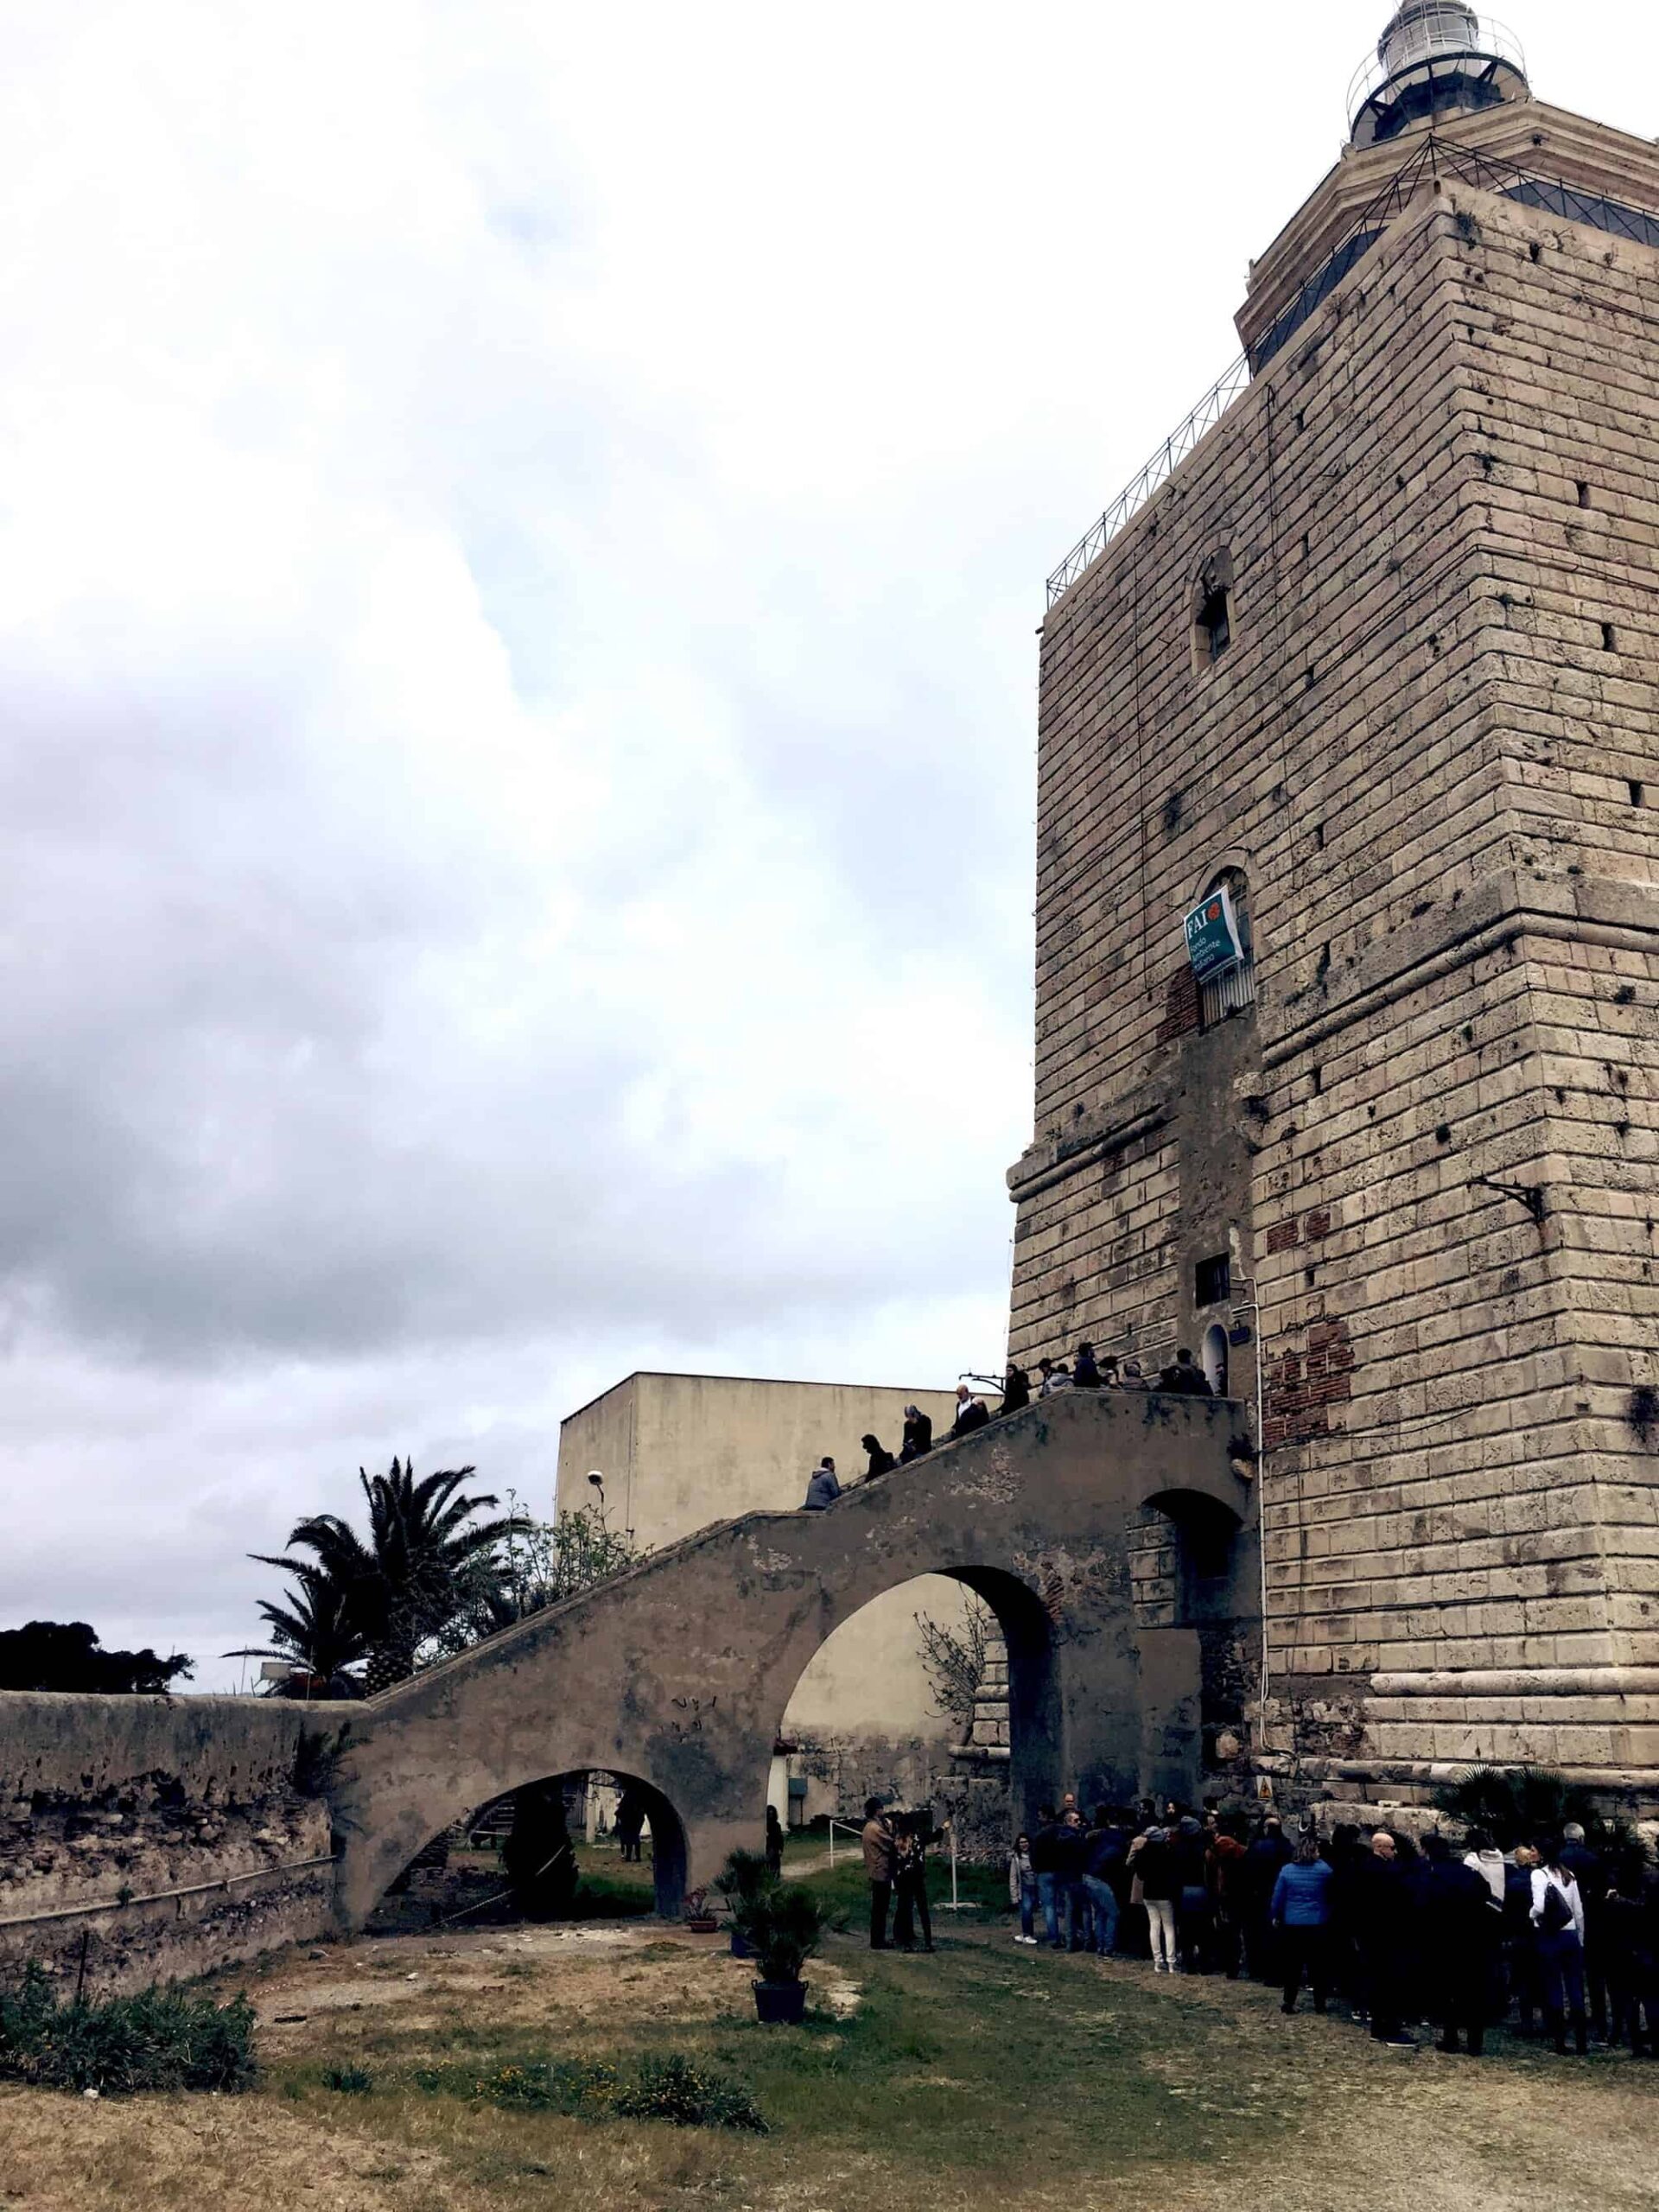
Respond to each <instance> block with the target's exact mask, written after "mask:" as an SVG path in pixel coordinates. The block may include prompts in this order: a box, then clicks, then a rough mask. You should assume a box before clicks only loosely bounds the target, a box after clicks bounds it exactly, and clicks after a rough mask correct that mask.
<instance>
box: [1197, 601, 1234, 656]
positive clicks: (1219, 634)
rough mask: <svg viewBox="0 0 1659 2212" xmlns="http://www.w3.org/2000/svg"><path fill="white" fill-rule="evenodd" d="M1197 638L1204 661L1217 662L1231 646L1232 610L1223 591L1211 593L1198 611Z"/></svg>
mask: <svg viewBox="0 0 1659 2212" xmlns="http://www.w3.org/2000/svg"><path fill="white" fill-rule="evenodd" d="M1198 637H1199V640H1200V643H1201V645H1202V649H1203V652H1204V656H1205V659H1206V660H1211V661H1217V660H1219V659H1220V658H1221V657H1222V655H1223V653H1224V652H1226V650H1227V648H1228V646H1229V645H1231V643H1232V641H1233V624H1232V609H1231V608H1230V607H1229V606H1228V604H1227V594H1226V593H1225V592H1224V591H1212V592H1211V594H1209V596H1208V597H1207V598H1206V599H1205V602H1204V604H1203V606H1202V607H1200V608H1199V609H1198Z"/></svg>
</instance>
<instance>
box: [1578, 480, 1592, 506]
mask: <svg viewBox="0 0 1659 2212" xmlns="http://www.w3.org/2000/svg"><path fill="white" fill-rule="evenodd" d="M1589 504H1590V486H1588V485H1587V484H1580V486H1579V505H1580V506H1581V507H1587V506H1588V505H1589Z"/></svg>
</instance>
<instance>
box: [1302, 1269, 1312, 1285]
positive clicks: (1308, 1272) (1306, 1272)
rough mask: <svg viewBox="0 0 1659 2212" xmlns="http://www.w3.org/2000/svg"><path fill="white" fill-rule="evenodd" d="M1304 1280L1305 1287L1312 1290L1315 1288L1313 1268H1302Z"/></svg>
mask: <svg viewBox="0 0 1659 2212" xmlns="http://www.w3.org/2000/svg"><path fill="white" fill-rule="evenodd" d="M1302 1282H1303V1285H1304V1287H1306V1289H1308V1290H1312V1289H1313V1268H1303V1269H1302Z"/></svg>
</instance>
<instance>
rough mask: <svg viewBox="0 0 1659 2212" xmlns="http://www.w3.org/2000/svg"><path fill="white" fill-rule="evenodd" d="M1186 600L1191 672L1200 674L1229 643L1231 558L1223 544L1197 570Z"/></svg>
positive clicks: (1231, 614)
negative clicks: (1190, 628)
mask: <svg viewBox="0 0 1659 2212" xmlns="http://www.w3.org/2000/svg"><path fill="white" fill-rule="evenodd" d="M1190 603H1191V606H1192V672H1193V674H1194V675H1195V676H1202V675H1203V673H1204V671H1205V670H1206V669H1208V668H1213V667H1214V666H1215V664H1216V663H1217V661H1218V660H1219V659H1220V658H1221V657H1222V655H1223V654H1224V652H1226V651H1227V648H1228V647H1229V645H1231V644H1232V642H1233V561H1232V556H1231V554H1230V553H1229V552H1228V551H1227V550H1226V549H1225V548H1223V550H1221V551H1220V552H1219V553H1212V554H1211V556H1210V558H1209V559H1208V560H1207V561H1206V562H1205V564H1204V566H1203V567H1202V568H1201V569H1199V571H1198V582H1196V583H1195V584H1194V585H1193V587H1192V601H1191V602H1190Z"/></svg>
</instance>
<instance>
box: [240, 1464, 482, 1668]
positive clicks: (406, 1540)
mask: <svg viewBox="0 0 1659 2212" xmlns="http://www.w3.org/2000/svg"><path fill="white" fill-rule="evenodd" d="M474 1472H475V1470H474V1468H472V1467H460V1468H449V1469H446V1470H445V1471H443V1472H442V1473H440V1474H435V1475H423V1476H421V1477H420V1478H418V1479H417V1478H416V1473H415V1469H414V1465H413V1463H412V1462H404V1461H401V1460H398V1459H394V1460H393V1461H392V1463H391V1472H390V1473H389V1474H385V1475H370V1474H368V1473H367V1472H366V1471H365V1470H364V1469H362V1468H359V1470H358V1479H359V1482H360V1483H361V1484H362V1486H363V1495H364V1497H365V1500H366V1502H367V1504H368V1509H369V1528H368V1535H367V1539H366V1541H365V1539H364V1538H363V1537H362V1536H359V1534H358V1532H357V1530H356V1529H353V1527H352V1525H351V1524H350V1522H347V1521H345V1520H342V1519H341V1517H340V1515H339V1514H337V1513H318V1514H313V1515H311V1516H308V1518H307V1519H305V1520H303V1521H301V1522H296V1525H295V1527H294V1529H292V1531H291V1532H290V1534H289V1539H288V1541H289V1548H290V1549H292V1548H294V1547H296V1546H297V1547H298V1548H300V1549H301V1550H303V1551H308V1552H310V1553H311V1554H313V1556H314V1558H315V1562H316V1564H315V1567H314V1568H313V1569H312V1572H313V1573H319V1574H321V1575H322V1576H324V1577H326V1578H327V1581H328V1582H329V1583H330V1585H331V1586H333V1587H334V1588H335V1589H337V1590H339V1591H340V1592H341V1593H342V1595H343V1599H344V1610H345V1617H346V1618H348V1619H349V1620H350V1621H351V1622H352V1624H353V1626H354V1627H355V1628H356V1630H358V1631H359V1633H360V1634H361V1636H362V1637H363V1639H364V1642H365V1645H366V1647H367V1649H368V1654H369V1663H368V1673H367V1682H366V1686H367V1688H368V1692H369V1694H370V1696H371V1697H372V1696H374V1695H375V1694H377V1693H378V1691H380V1690H383V1689H385V1688H389V1687H390V1686H391V1684H392V1683H393V1682H400V1681H404V1680H406V1679H407V1677H408V1676H409V1675H412V1674H413V1673H414V1671H415V1661H416V1654H417V1653H418V1651H419V1649H420V1648H421V1645H422V1644H423V1643H425V1642H426V1641H427V1639H428V1638H429V1637H433V1636H435V1635H436V1634H437V1633H438V1631H439V1630H441V1629H442V1627H443V1625H444V1624H445V1623H446V1622H447V1621H448V1619H449V1618H451V1616H452V1615H453V1614H454V1611H456V1609H457V1607H458V1606H459V1605H461V1603H462V1602H463V1601H464V1599H465V1597H466V1595H467V1585H468V1584H469V1583H470V1584H471V1585H472V1586H474V1588H475V1586H476V1581H477V1573H478V1570H479V1569H480V1568H481V1567H485V1566H486V1565H487V1563H488V1560H489V1557H490V1555H491V1554H493V1552H494V1550H495V1548H496V1546H497V1545H498V1544H499V1543H501V1542H502V1541H504V1540H505V1538H506V1537H508V1536H510V1535H513V1534H514V1533H515V1532H516V1531H517V1529H518V1525H519V1524H518V1519H517V1517H516V1516H513V1515H511V1514H509V1515H507V1516H505V1518H500V1519H496V1520H493V1521H475V1520H474V1518H473V1516H474V1514H477V1513H481V1512H483V1511H485V1510H486V1509H487V1508H490V1507H493V1506H494V1505H495V1503H497V1501H496V1499H495V1497H493V1495H492V1494H490V1493H488V1492H484V1493H481V1494H480V1495H478V1496H476V1497H468V1496H467V1495H465V1494H464V1493H462V1491H461V1484H463V1483H465V1482H466V1481H467V1478H469V1477H470V1476H471V1475H472V1474H474ZM278 1563H279V1564H281V1565H283V1566H285V1567H289V1569H290V1571H292V1570H293V1567H294V1562H292V1561H289V1560H283V1561H280V1562H278Z"/></svg>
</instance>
